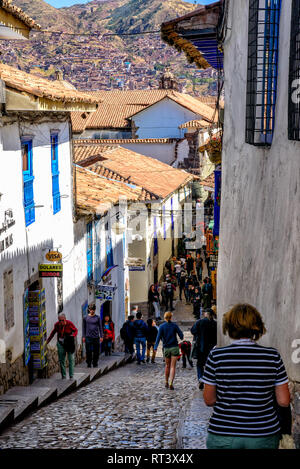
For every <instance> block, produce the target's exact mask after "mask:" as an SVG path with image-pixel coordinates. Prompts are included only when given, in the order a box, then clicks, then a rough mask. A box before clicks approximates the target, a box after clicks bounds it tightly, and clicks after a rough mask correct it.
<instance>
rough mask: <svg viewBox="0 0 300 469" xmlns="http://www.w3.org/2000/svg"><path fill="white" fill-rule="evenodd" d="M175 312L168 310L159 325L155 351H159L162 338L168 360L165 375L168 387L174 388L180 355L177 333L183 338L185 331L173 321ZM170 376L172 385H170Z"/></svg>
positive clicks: (166, 359)
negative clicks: (163, 320)
mask: <svg viewBox="0 0 300 469" xmlns="http://www.w3.org/2000/svg"><path fill="white" fill-rule="evenodd" d="M172 316H173V313H171V311H167V312H166V313H165V315H164V319H165V322H164V323H163V324H161V326H159V329H158V334H157V337H156V342H155V345H154V351H155V352H156V351H157V348H158V344H159V342H160V340H162V343H163V348H164V357H165V361H166V366H165V377H166V384H165V387H166V388H170V389H171V390H174V385H173V381H174V378H175V372H176V363H177V358H178V357H179V356H180V351H179V346H178V340H177V334H178V335H179V337H180V339H181V340H183V333H182V331H181V329H179V327H178V326H177V324H176V323H175V322H172ZM169 378H170V385H169Z"/></svg>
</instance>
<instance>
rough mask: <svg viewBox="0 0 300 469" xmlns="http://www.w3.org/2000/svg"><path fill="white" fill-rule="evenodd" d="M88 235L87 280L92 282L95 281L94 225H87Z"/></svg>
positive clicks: (90, 223)
mask: <svg viewBox="0 0 300 469" xmlns="http://www.w3.org/2000/svg"><path fill="white" fill-rule="evenodd" d="M86 235H87V249H86V258H87V280H88V282H90V281H91V280H93V224H92V222H89V223H88V224H87V225H86Z"/></svg>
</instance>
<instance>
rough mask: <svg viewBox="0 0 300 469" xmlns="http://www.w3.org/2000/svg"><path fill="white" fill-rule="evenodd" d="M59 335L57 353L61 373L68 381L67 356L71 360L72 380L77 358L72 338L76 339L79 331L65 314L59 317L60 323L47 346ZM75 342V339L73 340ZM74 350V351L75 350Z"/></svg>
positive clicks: (70, 371)
mask: <svg viewBox="0 0 300 469" xmlns="http://www.w3.org/2000/svg"><path fill="white" fill-rule="evenodd" d="M55 334H57V353H58V359H59V364H60V371H61V377H62V379H66V354H68V360H69V376H70V379H72V378H73V377H74V366H75V357H74V352H75V348H74V346H72V344H71V346H70V342H72V339H71V341H70V337H73V338H74V337H76V336H77V334H78V329H77V328H76V327H75V326H74V324H73V323H72V322H71V321H68V320H67V319H66V315H65V314H64V313H60V314H59V315H58V321H57V322H56V323H55V324H54V328H53V330H52V332H51V334H50V335H49V337H48V339H47V345H48V343H49V342H50V340H52V339H53V337H54V336H55ZM73 341H74V339H73ZM73 348H74V349H73Z"/></svg>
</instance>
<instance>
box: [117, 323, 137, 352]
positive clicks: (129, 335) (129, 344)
mask: <svg viewBox="0 0 300 469" xmlns="http://www.w3.org/2000/svg"><path fill="white" fill-rule="evenodd" d="M133 323H134V316H133V314H131V315H130V316H128V319H127V321H125V322H124V324H123V326H122V328H121V330H120V335H121V339H122V340H123V341H124V345H125V353H130V355H131V357H132V356H133V355H134V348H133V341H134V326H133Z"/></svg>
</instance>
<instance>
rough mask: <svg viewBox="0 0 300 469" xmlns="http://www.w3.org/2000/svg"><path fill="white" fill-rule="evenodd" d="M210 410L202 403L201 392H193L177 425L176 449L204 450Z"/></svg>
mask: <svg viewBox="0 0 300 469" xmlns="http://www.w3.org/2000/svg"><path fill="white" fill-rule="evenodd" d="M211 413H212V410H211V409H210V408H209V407H207V406H206V405H205V403H204V401H203V397H202V392H201V391H195V393H194V395H193V397H192V399H191V400H190V401H189V403H188V404H187V406H186V408H185V412H184V417H183V418H182V420H181V421H180V423H179V428H178V436H179V438H178V442H177V448H181V449H206V437H207V426H208V421H209V418H210V416H211Z"/></svg>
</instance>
